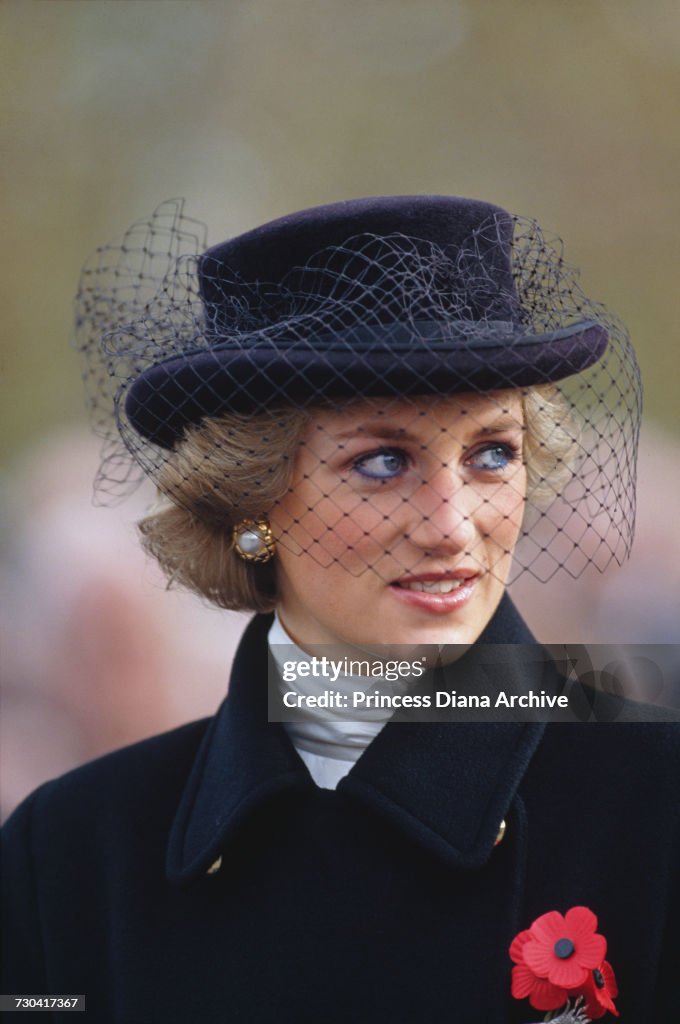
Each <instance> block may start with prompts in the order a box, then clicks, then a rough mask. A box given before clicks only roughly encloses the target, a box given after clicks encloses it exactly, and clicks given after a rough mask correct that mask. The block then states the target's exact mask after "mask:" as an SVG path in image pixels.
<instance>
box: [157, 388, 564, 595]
mask: <svg viewBox="0 0 680 1024" xmlns="http://www.w3.org/2000/svg"><path fill="white" fill-rule="evenodd" d="M522 404H523V410H524V459H525V462H526V466H527V499H528V502H529V504H530V505H531V506H533V507H541V506H543V505H545V504H547V503H549V502H550V501H552V500H553V499H554V498H555V497H556V496H557V495H558V494H559V493H560V492H561V490H562V488H563V486H564V484H565V483H566V482H567V481H568V480H569V479H571V477H572V475H573V469H572V462H573V458H574V453H575V450H576V447H577V440H576V438H575V428H574V422H573V420H572V417H571V412H570V406H569V403H568V402H567V401H566V399H565V398H564V397H563V396H562V394H561V392H560V391H559V390H558V389H557V388H556V387H555V386H554V385H552V384H548V385H540V386H537V387H533V388H528V389H527V390H525V391H523V392H522ZM314 412H315V408H309V409H305V410H300V409H296V408H293V407H292V406H284V407H280V408H276V409H271V410H268V411H266V412H262V413H257V414H253V415H241V414H238V413H229V414H226V415H223V416H219V417H216V418H212V419H206V420H204V421H202V422H201V423H199V424H196V425H195V426H192V427H190V428H189V429H188V430H187V431H186V433H185V436H184V438H183V440H182V441H181V442H180V443H179V444H178V446H177V448H176V450H175V452H174V453H173V455H172V457H171V458H170V459H169V460H168V462H167V464H166V465H165V466H164V468H163V470H162V473H161V474H160V476H159V479H158V487H159V493H160V495H161V501H160V503H159V505H158V506H157V507H156V508H155V509H154V510H152V512H151V513H150V514H149V515H148V516H146V517H145V518H144V519H143V520H142V521H141V522H140V523H139V530H140V533H141V536H142V545H143V547H144V549H145V550H146V551H147V553H148V554H150V555H152V556H153V557H154V558H155V559H156V560H157V561H158V562H159V563H160V565H161V567H162V569H163V570H164V572H165V574H166V575H167V577H168V581H169V584H168V585H169V586H173V585H181V586H184V587H187V588H188V589H189V590H193V591H194V592H195V593H197V594H199V595H201V596H202V597H204V598H207V599H208V600H209V601H211V602H212V603H213V604H215V605H218V606H219V607H221V608H228V609H232V610H235V611H256V612H266V611H271V610H272V609H273V608H274V607H275V605H276V601H277V588H276V573H275V559H274V560H272V561H271V562H267V563H264V564H257V563H252V562H247V561H244V560H243V559H242V558H241V557H240V556H239V555H238V554H237V553H236V552H235V550H234V547H233V541H232V531H233V527H234V526H235V525H236V524H237V523H238V522H239V521H240V520H241V519H244V518H251V519H252V518H257V517H258V516H260V517H261V516H262V515H266V513H267V511H268V510H269V509H271V508H272V506H274V505H275V504H276V502H277V501H279V500H281V498H283V496H284V495H285V494H286V491H287V490H288V487H289V484H290V479H291V474H292V470H293V462H294V458H295V454H296V451H297V449H298V447H299V444H300V442H301V438H302V435H303V433H304V431H305V428H306V426H307V424H308V423H309V422H310V420H311V419H312V418H313V416H314ZM170 496H171V497H170Z"/></svg>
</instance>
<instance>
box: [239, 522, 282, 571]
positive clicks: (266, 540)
mask: <svg viewBox="0 0 680 1024" xmlns="http://www.w3.org/2000/svg"><path fill="white" fill-rule="evenodd" d="M232 537H233V540H234V549H235V551H236V554H237V555H240V556H241V558H243V559H245V561H246V562H268V561H269V559H270V558H273V557H274V550H275V548H274V536H273V534H272V531H271V527H270V526H269V523H268V522H267V520H266V519H242V520H241V521H240V522H239V523H237V524H236V526H235V527H234V529H233V532H232Z"/></svg>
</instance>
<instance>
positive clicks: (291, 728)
mask: <svg viewBox="0 0 680 1024" xmlns="http://www.w3.org/2000/svg"><path fill="white" fill-rule="evenodd" d="M268 640H269V646H270V649H271V652H272V655H273V657H274V660H275V661H276V664H277V666H278V667H279V669H280V670H281V672H282V671H283V662H284V661H307V662H311V660H312V659H311V656H310V655H309V654H307V653H306V652H305V651H303V650H302V648H301V647H298V646H297V644H295V643H294V642H293V640H292V639H291V638H290V636H289V635H288V633H287V632H286V630H285V629H284V627H283V625H282V623H281V620H280V619H279V616H278V615H277V614H276V615H275V616H274V622H273V623H272V626H271V629H270V630H269V636H268ZM376 684H379V685H382V686H384V681H383V680H382V679H376V678H374V677H373V678H369V677H365V676H340V677H339V678H338V679H334V680H333V689H334V690H340V691H341V692H342V691H343V690H346V691H347V693H348V694H349V693H351V692H354V691H356V690H357V689H364V690H365V691H367V692H368V691H371V692H372V691H373V690H374V689H375V687H376ZM282 686H283V689H285V690H287V691H294V692H295V693H299V694H301V695H303V696H304V695H311V694H314V693H318V689H319V683H318V680H315V679H314V678H312V677H311V676H304V677H300V676H298V677H297V678H296V680H295V682H293V683H283V684H282ZM391 716H392V711H391V710H390V709H389V708H375V709H371V710H370V711H362V712H361V718H362V721H356V722H349V721H347V717H346V713H345V714H343V713H342V712H341V711H338V710H335V709H332V708H331V709H329V708H305V717H304V719H303V720H301V721H296V722H284V729H285V730H286V732H287V733H288V735H289V736H290V739H291V741H292V743H293V745H294V747H295V749H296V750H297V752H298V754H299V755H300V757H301V758H302V760H303V761H304V763H305V764H306V765H307V768H308V769H309V773H310V775H311V776H312V778H313V779H314V781H315V782H316V784H317V786H320V787H321V788H322V789H335V787H336V786H337V784H338V782H339V781H340V779H342V778H343V776H345V775H346V774H347V772H348V771H349V770H350V768H351V767H352V765H353V764H354V762H355V761H357V760H358V759H359V757H360V756H361V754H362V753H363V752H364V750H365V749H366V747H367V746H368V745H369V743H370V742H371V740H373V739H375V737H376V736H377V735H378V733H379V732H380V730H381V729H382V727H383V726H384V724H385V722H387V721H388V719H389V718H391Z"/></svg>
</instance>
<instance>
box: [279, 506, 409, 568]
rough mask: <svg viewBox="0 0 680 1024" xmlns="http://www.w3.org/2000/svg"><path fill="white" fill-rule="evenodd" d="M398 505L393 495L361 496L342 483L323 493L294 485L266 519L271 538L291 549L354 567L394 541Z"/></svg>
mask: <svg viewBox="0 0 680 1024" xmlns="http://www.w3.org/2000/svg"><path fill="white" fill-rule="evenodd" d="M402 506H403V503H402V502H401V501H400V500H399V499H398V498H395V497H394V496H388V495H373V496H370V497H362V496H360V495H357V494H355V493H353V492H351V491H349V490H344V489H341V488H338V489H337V490H336V492H335V493H333V494H329V495H322V494H321V492H320V491H319V490H318V488H314V489H313V492H312V488H311V487H308V488H296V490H295V491H291V492H290V493H289V494H288V495H286V497H285V498H284V499H283V501H281V502H280V503H279V504H278V505H277V506H276V508H275V509H274V510H273V511H272V514H271V516H270V522H271V525H272V529H273V531H274V537H275V539H276V540H277V542H278V543H279V545H280V546H281V547H283V548H285V550H286V551H288V552H290V553H291V554H294V555H300V556H301V555H304V556H307V557H308V558H313V559H314V560H315V562H316V563H317V564H319V565H322V566H330V565H337V564H338V563H339V564H340V565H342V566H344V567H345V568H349V569H351V570H352V571H354V572H356V571H357V568H358V567H360V568H361V570H363V569H366V568H368V567H369V566H371V565H372V564H374V563H375V561H376V560H377V559H378V558H380V557H382V556H383V555H384V554H385V551H386V550H389V548H390V546H391V545H392V544H393V543H394V540H395V538H396V537H398V535H399V533H400V529H401V528H400V526H399V516H398V512H399V509H400V508H401V507H402Z"/></svg>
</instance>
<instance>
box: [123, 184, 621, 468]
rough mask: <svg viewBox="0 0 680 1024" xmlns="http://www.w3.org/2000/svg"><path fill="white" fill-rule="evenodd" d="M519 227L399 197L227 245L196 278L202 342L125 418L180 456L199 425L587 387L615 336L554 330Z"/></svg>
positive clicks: (588, 321)
mask: <svg viewBox="0 0 680 1024" xmlns="http://www.w3.org/2000/svg"><path fill="white" fill-rule="evenodd" d="M516 225H517V219H516V218H513V217H512V216H510V214H508V213H507V212H506V211H505V210H502V209H500V208H499V207H497V206H493V205H491V204H489V203H484V202H480V201H477V200H472V199H462V198H458V197H454V196H389V197H376V198H369V199H354V200H348V201H346V202H341V203H334V204H332V205H329V206H319V207H314V208H313V209H309V210H303V211H301V212H299V213H295V214H291V215H290V216H287V217H283V218H281V219H279V220H275V221H271V222H270V223H267V224H264V225H263V226H262V227H259V228H256V229H255V230H253V231H249V232H248V233H246V234H244V235H240V236H238V237H236V238H233V239H231V240H229V241H227V242H224V243H223V244H221V245H217V246H214V247H213V248H211V249H208V251H207V252H205V253H204V254H203V255H202V256H200V257H199V258H198V260H197V263H196V275H197V284H198V291H199V293H200V299H201V306H200V307H197V306H196V305H195V306H194V309H195V313H196V317H195V324H194V330H193V332H190V333H189V336H188V338H187V339H186V342H185V343H184V344H183V345H182V347H181V349H180V350H179V351H178V349H177V345H176V344H175V345H171V344H169V345H168V347H167V349H166V352H165V354H164V355H162V354H161V358H157V359H156V360H155V361H154V362H152V363H151V364H150V365H147V366H146V367H144V368H143V369H141V372H139V374H138V375H137V376H136V377H135V379H133V380H132V381H131V382H130V384H129V389H128V390H127V394H126V396H125V415H126V418H127V419H128V421H129V423H130V424H131V426H132V427H133V428H134V430H136V431H137V432H138V433H139V434H140V435H142V436H143V437H145V438H146V439H148V440H149V441H151V442H153V443H154V444H157V445H160V446H161V447H165V448H172V447H173V445H174V444H175V442H176V441H177V439H178V438H179V437H180V436H181V434H182V432H183V430H184V428H185V427H186V425H187V424H189V423H193V422H197V421H199V420H200V419H202V418H203V417H205V416H216V415H219V414H220V413H223V412H225V411H228V410H232V411H234V410H235V411H243V412H250V411H256V410H258V409H262V408H264V407H267V406H270V405H271V404H272V403H274V402H292V403H295V404H308V403H310V402H318V401H321V400H324V399H333V398H338V397H341V396H351V395H357V394H360V395H377V394H402V395H409V394H411V395H412V394H427V393H438V394H446V393H452V392H456V391H466V390H491V389H500V388H507V387H525V386H529V385H533V384H537V383H544V382H547V381H555V380H560V379H562V378H564V377H567V376H569V375H571V374H574V373H578V372H580V371H581V370H583V369H585V368H586V367H588V366H591V365H592V364H593V363H595V362H596V361H597V360H599V359H600V358H601V356H602V355H603V353H604V351H605V349H606V346H607V330H606V326H605V325H604V324H603V323H602V322H601V320H598V319H597V318H594V317H592V316H589V315H588V314H587V311H586V313H584V314H582V313H581V312H580V310H579V309H578V308H570V309H565V308H563V303H562V304H561V306H562V308H560V305H557V304H555V303H553V305H552V307H551V308H550V309H549V311H548V315H547V316H546V309H545V304H546V303H545V299H546V296H545V295H544V294H542V291H541V290H542V289H545V287H546V285H549V284H550V281H549V271H550V266H549V264H548V263H547V262H546V261H545V255H546V251H545V250H543V251H541V249H540V248H536V247H534V250H533V252H532V253H531V254H530V262H528V260H527V256H528V254H527V251H526V247H524V248H521V247H520V249H519V251H517V249H516V247H515V243H516V237H515V236H516ZM514 247H515V248H514ZM542 261H543V262H542ZM527 273H529V274H531V275H533V280H529V281H527V280H524V281H523V280H522V276H523V275H524V276H525V278H526V275H527ZM527 286H528V287H527ZM187 342H188V343H187Z"/></svg>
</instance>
